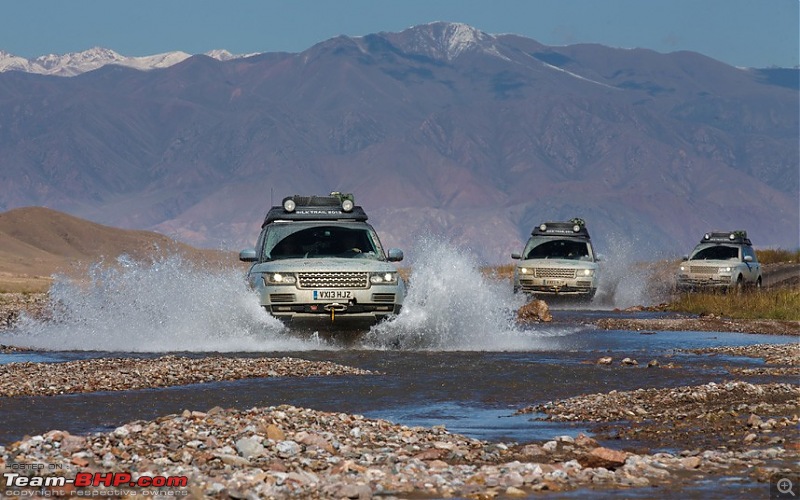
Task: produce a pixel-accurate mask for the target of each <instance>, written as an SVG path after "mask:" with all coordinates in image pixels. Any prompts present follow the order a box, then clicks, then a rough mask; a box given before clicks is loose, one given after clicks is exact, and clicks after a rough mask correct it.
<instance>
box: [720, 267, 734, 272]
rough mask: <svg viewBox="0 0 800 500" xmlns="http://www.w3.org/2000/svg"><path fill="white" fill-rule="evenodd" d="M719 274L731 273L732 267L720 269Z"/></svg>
mask: <svg viewBox="0 0 800 500" xmlns="http://www.w3.org/2000/svg"><path fill="white" fill-rule="evenodd" d="M718 272H720V273H729V272H731V268H730V267H720V268H719V271H718Z"/></svg>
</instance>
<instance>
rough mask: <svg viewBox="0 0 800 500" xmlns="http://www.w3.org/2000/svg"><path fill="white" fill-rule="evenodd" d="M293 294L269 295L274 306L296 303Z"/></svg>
mask: <svg viewBox="0 0 800 500" xmlns="http://www.w3.org/2000/svg"><path fill="white" fill-rule="evenodd" d="M294 300H295V298H294V294H293V293H271V294H269V301H270V302H272V303H273V304H274V303H276V302H294Z"/></svg>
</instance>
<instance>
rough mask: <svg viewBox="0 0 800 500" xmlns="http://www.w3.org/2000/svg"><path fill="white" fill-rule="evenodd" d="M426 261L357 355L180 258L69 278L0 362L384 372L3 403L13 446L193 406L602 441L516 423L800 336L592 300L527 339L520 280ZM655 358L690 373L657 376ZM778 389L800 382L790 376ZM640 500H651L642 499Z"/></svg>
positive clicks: (706, 369) (431, 254) (452, 260)
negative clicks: (639, 320) (285, 320)
mask: <svg viewBox="0 0 800 500" xmlns="http://www.w3.org/2000/svg"><path fill="white" fill-rule="evenodd" d="M420 254H423V255H426V260H425V261H424V262H420V263H417V264H416V265H415V270H414V274H413V275H412V278H411V287H410V292H409V296H408V297H407V300H406V304H405V306H404V309H403V311H402V313H401V314H400V315H399V316H398V317H397V318H395V319H393V320H392V321H389V322H385V323H383V324H380V325H378V326H376V327H373V328H371V329H370V330H368V331H363V332H361V335H359V336H358V339H357V340H356V341H355V342H344V343H343V342H337V341H336V340H333V341H330V340H326V339H325V338H323V337H321V336H319V335H316V334H315V333H314V332H313V331H312V332H310V333H309V332H307V333H306V335H304V336H298V335H296V333H297V332H296V331H293V330H290V329H287V328H286V327H284V325H282V324H281V323H279V322H278V321H276V320H274V319H272V318H270V317H268V316H266V315H264V314H263V312H262V311H261V309H260V308H259V306H258V303H257V300H256V297H255V296H254V295H253V294H252V292H250V290H248V289H247V287H246V286H245V283H244V280H243V279H242V277H241V274H240V270H228V271H214V272H211V271H207V270H198V269H196V268H194V267H193V266H192V265H191V264H188V263H186V262H183V261H181V260H180V259H177V258H167V259H165V260H162V261H158V262H151V263H142V262H131V261H127V260H125V259H123V260H122V261H120V262H119V266H117V267H115V268H114V269H113V270H109V269H104V268H101V267H100V266H98V267H96V268H95V269H93V271H92V273H91V274H90V276H89V277H88V278H87V279H86V280H85V281H82V282H80V283H76V282H73V281H70V280H67V279H60V280H57V281H56V284H55V286H54V288H53V290H52V292H51V296H52V297H53V298H54V299H55V302H56V303H57V304H58V306H57V307H56V308H55V309H54V310H53V311H52V312H51V316H52V319H51V320H48V321H38V320H34V319H32V318H23V319H22V321H20V322H19V323H18V324H17V325H16V327H15V328H14V329H13V330H10V331H6V332H1V333H0V344H7V345H17V346H29V347H33V348H34V350H33V351H29V352H18V353H11V354H2V355H0V364H5V363H12V362H23V361H34V362H62V361H69V360H73V359H82V358H90V357H111V356H125V357H128V356H131V357H148V358H150V357H156V356H161V355H163V354H165V353H178V354H182V355H187V356H196V357H202V356H209V355H217V354H220V353H222V354H223V355H230V356H259V357H260V356H264V357H283V356H292V357H297V358H302V359H309V360H327V361H333V362H337V363H341V364H344V365H350V366H355V367H360V368H365V369H369V370H374V371H377V372H380V374H379V375H375V376H340V377H312V378H267V379H249V380H239V381H231V382H216V383H210V384H197V385H190V386H181V387H172V388H163V389H148V390H138V391H124V392H104V393H90V394H72V395H63V396H55V397H20V398H0V445H5V444H8V443H10V442H13V441H14V440H17V439H20V438H22V437H23V436H24V435H26V434H27V435H34V434H37V433H42V432H45V431H47V430H51V429H62V430H67V431H69V432H72V433H85V432H94V431H102V430H110V429H113V428H115V427H117V426H119V425H121V424H124V423H126V422H130V421H132V420H139V419H153V418H156V417H158V416H162V415H165V414H170V413H178V412H181V411H183V410H185V409H189V410H199V411H205V410H208V409H210V408H212V407H214V406H221V407H225V408H239V409H246V408H250V407H253V406H271V405H280V404H292V405H295V406H301V407H307V408H313V409H317V410H323V411H335V412H348V413H359V414H362V415H365V416H367V417H372V418H383V419H387V420H390V421H393V422H397V423H401V424H406V425H420V426H433V425H445V426H446V427H447V429H448V430H449V431H451V432H456V433H461V434H465V435H467V436H471V437H475V438H480V439H486V440H492V441H504V442H509V441H515V442H528V441H540V440H545V439H550V438H552V437H554V436H557V435H564V434H568V435H572V436H575V435H577V434H578V433H579V432H587V431H588V429H587V428H586V427H585V426H583V425H581V424H570V423H558V422H547V421H540V420H537V415H514V413H515V412H516V411H517V410H519V409H521V408H524V407H526V406H528V405H531V404H536V403H543V402H547V401H550V400H555V399H560V398H567V397H570V396H575V395H578V394H586V393H594V392H608V391H610V390H612V389H616V390H631V389H636V388H640V387H671V386H679V385H691V384H702V383H707V382H711V381H714V382H720V381H722V380H727V379H729V378H731V377H730V376H728V375H727V374H726V373H725V371H724V370H723V369H721V368H720V367H719V365H720V364H722V363H724V364H733V365H752V364H754V363H761V361H760V360H753V359H748V358H731V357H720V356H714V357H710V356H699V355H693V354H687V353H684V352H681V351H680V349H688V348H700V347H714V346H721V345H747V344H756V343H783V342H792V341H793V340H794V339H793V338H791V337H776V336H765V335H749V334H736V333H716V332H642V333H638V332H628V331H601V330H596V329H595V328H593V327H592V326H588V324H589V323H590V322H591V321H592V320H594V319H596V318H597V317H598V316H607V315H608V311H607V310H606V311H602V312H601V311H597V310H594V309H593V308H592V305H591V304H590V305H589V306H587V307H582V308H581V309H571V308H569V306H568V305H567V306H561V305H560V306H559V309H558V310H555V311H554V317H555V322H554V323H551V324H547V325H533V326H529V327H521V326H519V325H517V324H516V323H515V322H514V311H515V310H516V309H517V308H518V307H519V306H520V305H521V304H522V301H523V299H522V298H521V297H519V296H514V295H513V294H512V293H511V291H510V287H508V286H506V285H507V284H504V283H498V282H495V281H491V280H487V279H486V278H484V277H483V276H482V275H481V273H480V272H479V271H478V266H477V265H476V264H475V263H474V261H473V260H471V258H470V257H469V255H466V254H463V253H461V252H460V251H459V250H457V249H455V248H453V247H451V246H448V245H444V244H436V243H433V244H431V243H429V247H428V248H427V249H426V251H425V252H424V253H420ZM637 293H639V292H637ZM622 295H624V296H626V297H629V296H628V295H625V294H622ZM626 300H628V299H626ZM603 307H605V306H603ZM652 314H653V313H634V314H631V315H632V316H634V317H647V316H648V315H652ZM602 356H612V357H613V358H614V359H615V361H616V363H617V364H615V365H613V366H598V365H596V364H595V362H596V360H597V359H598V358H600V357H602ZM624 357H631V358H634V359H636V360H638V361H639V363H640V366H639V367H636V368H634V367H621V366H620V365H619V364H618V361H619V360H621V359H622V358H624ZM651 359H658V360H659V362H660V363H662V364H664V363H668V362H673V363H675V364H677V365H679V366H680V368H677V369H658V368H656V369H648V368H645V367H644V366H646V364H647V362H648V361H650V360H651ZM748 380H751V381H754V382H757V381H759V380H758V379H757V378H753V377H751V378H748ZM765 381H766V379H765ZM769 381H773V382H774V381H790V382H796V381H795V380H790V379H786V380H782V379H781V378H780V377H773V378H770V379H769ZM603 444H605V445H606V446H611V447H614V446H620V445H626V444H630V443H619V442H616V443H615V442H610V443H603ZM693 488H694V489H691V490H690V493H691V495H695V494H700V496H705V495H706V494H707V493H709V492H711V493H712V496H714V495H716V494H724V493H726V492H729V491H730V489H729V488H728V486H725V485H717V486H714V485H711V486H708V485H699V486H697V487H693ZM698 488H699V489H698ZM751 491H755V490H751ZM648 492H652V490H647V491H644V490H642V497H647V496H648V494H647V493H648ZM682 493H686V491H683V492H682ZM598 494H601V493H598ZM626 495H627V496H630V497H637V496H638V495H639V492H638V491H637V490H630V491H626Z"/></svg>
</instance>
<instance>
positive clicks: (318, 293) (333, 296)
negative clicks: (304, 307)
mask: <svg viewBox="0 0 800 500" xmlns="http://www.w3.org/2000/svg"><path fill="white" fill-rule="evenodd" d="M352 296H353V292H351V291H350V290H314V300H349V299H350V297H352Z"/></svg>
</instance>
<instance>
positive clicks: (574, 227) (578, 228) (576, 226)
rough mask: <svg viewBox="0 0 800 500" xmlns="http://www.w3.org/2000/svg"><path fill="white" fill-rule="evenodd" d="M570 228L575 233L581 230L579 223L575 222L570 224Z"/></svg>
mask: <svg viewBox="0 0 800 500" xmlns="http://www.w3.org/2000/svg"><path fill="white" fill-rule="evenodd" d="M572 230H573V231H574V232H576V233H577V232H579V231H580V230H581V226H580V225H579V224H575V225H574V226H572Z"/></svg>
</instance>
